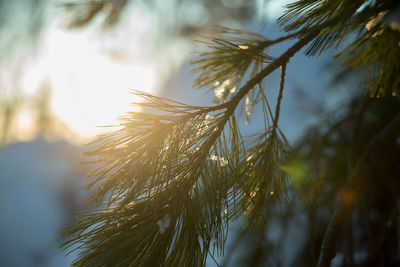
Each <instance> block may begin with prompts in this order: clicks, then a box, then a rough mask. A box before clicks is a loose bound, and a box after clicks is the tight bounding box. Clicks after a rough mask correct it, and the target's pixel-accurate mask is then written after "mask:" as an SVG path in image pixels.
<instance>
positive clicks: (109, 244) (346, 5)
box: [63, 0, 400, 266]
mask: <svg viewBox="0 0 400 267" xmlns="http://www.w3.org/2000/svg"><path fill="white" fill-rule="evenodd" d="M101 2H102V1H98V2H96V5H98V4H99V3H101ZM103 2H105V1H103ZM124 3H125V2H124ZM398 9H399V6H398V3H397V1H394V0H383V1H364V0H357V1H354V0H325V1H322V0H299V1H296V2H294V3H292V4H289V5H288V6H287V10H286V12H285V14H284V15H283V16H282V17H280V18H279V19H278V23H279V24H280V25H281V26H282V30H283V32H284V34H283V37H281V38H278V39H275V40H270V39H267V38H266V37H263V36H260V35H259V34H255V33H251V32H248V31H244V30H235V29H228V28H224V27H218V28H216V29H215V31H214V32H213V34H212V35H211V36H208V37H205V38H204V39H203V42H204V44H205V45H206V46H207V47H208V49H207V50H206V51H205V52H203V53H201V54H200V55H199V56H198V57H197V58H196V59H195V60H194V61H193V65H194V72H195V73H197V74H198V76H197V78H196V80H195V82H194V87H198V88H201V89H205V90H209V91H215V92H216V98H215V100H214V102H213V105H210V106H206V107H205V106H192V105H187V104H184V103H180V102H176V101H174V100H170V99H166V98H162V97H157V96H153V95H150V94H147V93H144V92H140V91H135V92H134V93H135V94H136V95H138V96H139V97H141V98H142V99H143V102H141V103H137V104H136V105H138V106H140V107H142V110H143V112H131V113H127V114H126V115H125V116H124V117H123V119H122V120H121V127H120V129H119V130H117V131H115V132H112V133H110V134H106V135H104V136H102V137H100V138H99V139H98V140H97V141H95V142H94V143H93V144H92V145H93V147H94V148H93V149H91V150H90V151H89V152H87V155H89V156H93V157H94V160H93V161H92V162H91V163H92V166H93V167H94V170H93V171H92V172H91V173H89V175H88V176H89V184H88V186H87V187H88V189H91V190H93V193H92V195H91V197H90V201H91V202H92V203H94V204H95V205H96V206H97V207H98V208H96V209H94V210H90V211H87V212H86V213H84V214H82V215H81V216H80V217H79V220H78V222H77V223H76V224H75V225H72V226H71V227H69V228H68V229H67V230H66V231H65V234H66V235H67V236H69V240H68V241H67V242H66V243H65V244H64V245H63V246H64V247H65V248H69V247H70V248H72V249H73V250H77V251H78V252H79V256H78V258H77V259H76V261H75V264H76V265H79V266H81V265H82V266H103V265H105V266H116V265H117V266H125V265H129V266H204V265H205V262H206V258H207V257H208V255H209V254H214V253H216V254H217V255H223V253H224V245H225V241H226V236H227V230H228V226H229V223H230V222H231V221H232V220H235V219H237V218H245V220H246V224H245V226H244V229H245V230H247V231H261V232H262V231H263V230H264V229H265V227H266V224H267V221H268V219H269V218H268V216H269V214H267V213H266V212H265V211H266V208H267V207H268V206H270V205H274V204H275V203H278V204H279V203H282V201H283V202H285V201H288V199H289V198H290V199H292V197H293V196H295V195H296V196H297V198H296V199H297V202H303V203H305V205H306V206H307V205H308V204H307V203H309V202H308V200H309V199H312V198H313V194H312V190H313V187H312V186H311V184H312V183H314V182H315V180H314V179H312V177H313V173H312V172H313V171H315V168H314V169H313V168H310V169H301V170H300V173H299V171H296V170H295V168H294V167H293V166H292V165H290V164H289V163H288V162H290V160H291V158H292V157H293V155H294V151H293V149H292V148H291V146H290V145H289V144H288V141H287V140H286V138H285V136H284V133H282V132H281V131H280V130H279V124H278V122H279V114H280V103H281V99H282V95H283V90H284V89H285V76H286V66H287V65H288V64H289V61H290V59H291V58H292V57H293V56H294V55H295V54H296V53H299V52H300V51H301V50H302V49H303V48H305V54H306V55H307V56H318V55H321V54H322V53H324V52H325V51H326V50H327V49H329V48H331V47H334V48H336V49H339V51H338V55H337V56H336V58H337V59H338V60H339V61H341V62H342V63H343V64H344V66H347V67H348V68H353V69H355V70H356V71H357V73H359V77H360V81H361V83H362V85H363V86H364V87H365V92H366V93H367V94H368V95H369V97H371V98H382V97H386V98H394V97H395V95H396V94H397V93H398V91H399V85H400V75H399V74H398V73H399V70H400V67H399V64H400V31H399V29H398V27H399V26H398V22H397V21H396V20H395V19H394V18H393V14H395V13H396V12H398ZM99 10H101V8H99V9H95V10H94V11H93V12H92V13H90V12H89V13H88V14H90V16H89V15H88V16H87V17H86V20H85V18H83V20H82V21H83V22H79V23H80V24H82V23H83V24H84V23H87V22H88V21H90V20H91V19H92V18H93V17H94V15H95V14H96V12H99ZM79 23H78V24H79ZM80 24H79V25H80ZM287 40H295V41H294V43H293V45H292V46H291V47H290V48H289V49H287V50H286V51H285V52H284V53H282V54H281V55H270V54H268V53H267V51H268V48H270V47H271V46H274V45H279V44H280V43H281V42H284V41H287ZM345 40H346V42H347V43H349V44H348V45H347V46H344V41H345ZM343 47H344V48H343ZM277 69H280V86H279V88H278V89H279V94H278V98H277V99H276V102H277V104H276V108H275V110H271V108H270V104H269V103H270V101H272V100H271V99H267V97H266V95H265V91H264V88H263V83H262V81H263V79H265V78H266V77H267V76H268V75H270V74H271V73H272V72H273V71H275V70H277ZM360 98H362V96H360ZM371 101H379V100H371ZM241 103H243V104H244V106H245V115H246V118H247V120H248V119H249V118H250V116H251V113H252V109H253V107H254V106H255V105H259V106H260V108H262V110H263V114H264V125H263V127H262V129H260V132H259V133H258V134H255V135H253V136H242V134H241V129H240V127H239V125H238V119H237V116H238V113H237V112H236V110H237V109H238V107H239V105H241ZM399 114H400V113H399V109H394V115H393V120H392V121H389V122H387V124H386V125H382V129H383V130H382V131H381V132H379V134H378V135H377V136H369V137H368V138H370V140H368V143H370V145H369V146H368V147H367V148H362V149H364V150H363V153H361V156H360V158H359V159H358V161H357V163H356V164H353V165H351V167H350V168H351V169H352V170H351V171H350V174H349V175H348V177H349V178H348V179H346V181H345V183H346V184H348V188H351V189H352V190H353V191H352V192H355V193H354V195H355V196H356V195H357V194H358V187H357V186H356V185H358V183H359V181H358V177H359V176H358V174H359V173H360V170H361V168H362V166H364V164H365V161H367V159H368V157H369V154H370V153H372V151H374V149H376V146H379V145H380V144H381V143H382V142H383V141H382V140H385V139H387V138H388V136H396V134H397V136H398V133H399V131H400V129H399V125H400V119H399V116H400V115H399ZM330 132H333V131H329V133H330ZM394 140H395V139H394ZM332 172H333V173H334V170H332ZM299 175H301V176H304V177H306V178H305V179H298V177H299ZM328 177H329V174H327V175H326V177H325V178H326V179H328ZM323 179H324V178H323ZM354 203H355V200H354V201H349V202H341V203H339V204H338V205H337V207H336V212H335V213H334V215H333V216H332V218H331V220H330V224H329V226H328V228H327V230H326V232H325V235H324V239H323V241H322V246H321V250H320V256H319V261H318V266H329V265H330V262H331V260H332V259H333V257H334V255H335V249H336V247H337V244H338V241H339V235H338V233H339V232H340V231H341V229H342V227H343V224H344V223H343V221H344V218H345V217H348V214H351V212H352V210H353V209H354V206H355V204H354Z"/></svg>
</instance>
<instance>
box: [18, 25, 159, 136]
mask: <svg viewBox="0 0 400 267" xmlns="http://www.w3.org/2000/svg"><path fill="white" fill-rule="evenodd" d="M54 24H55V25H51V26H50V27H49V30H48V32H47V34H46V35H45V39H44V42H43V48H42V49H41V50H40V53H39V57H38V58H40V61H39V62H38V63H37V64H36V65H35V66H34V67H32V68H30V69H29V70H28V72H27V73H26V75H25V77H24V80H23V84H24V88H25V91H27V92H32V91H34V89H32V88H35V87H38V86H40V84H39V82H40V81H42V82H43V80H46V81H48V82H49V83H50V86H51V94H52V95H51V98H52V99H51V107H52V111H53V113H54V115H55V116H56V117H57V118H58V119H60V120H61V121H62V122H63V123H65V124H66V125H67V126H68V127H70V128H71V129H72V130H73V131H74V132H77V133H78V134H79V136H80V137H82V138H83V139H92V138H93V137H94V136H95V135H96V134H100V133H102V132H104V128H101V126H109V125H118V117H120V116H121V115H123V114H125V113H126V112H127V111H132V110H133V107H132V105H131V103H132V102H137V101H138V99H137V97H135V96H134V95H133V94H131V93H130V91H131V90H140V91H145V92H148V93H154V88H155V86H156V68H155V67H154V66H155V64H154V63H153V61H152V60H151V58H149V56H148V55H147V54H148V52H147V53H146V51H142V50H144V49H145V45H146V44H145V43H143V44H142V45H141V46H140V45H138V44H137V43H133V44H130V43H128V44H127V43H124V42H123V41H124V40H121V41H122V42H120V43H119V44H118V45H115V43H116V42H117V41H118V40H116V41H113V42H114V47H112V49H107V47H106V48H104V45H103V44H102V41H104V40H98V39H97V38H98V36H94V33H93V32H90V29H89V30H85V31H67V30H64V29H62V28H61V27H60V26H59V25H58V24H57V23H54ZM92 31H93V30H92ZM106 34H107V33H106ZM125 34H132V33H129V32H128V33H125ZM134 34H135V33H134ZM141 34H144V33H140V32H139V33H137V34H136V35H137V38H139V39H140V38H141V37H142V36H140V35H141ZM115 36H117V37H118V35H114V36H112V37H115ZM112 37H111V38H112ZM129 41H134V40H129ZM136 41H137V42H140V41H139V40H136ZM38 77H41V79H39V78H38ZM35 84H36V86H35ZM99 126H100V127H99Z"/></svg>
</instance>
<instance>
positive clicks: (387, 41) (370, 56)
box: [278, 0, 400, 97]
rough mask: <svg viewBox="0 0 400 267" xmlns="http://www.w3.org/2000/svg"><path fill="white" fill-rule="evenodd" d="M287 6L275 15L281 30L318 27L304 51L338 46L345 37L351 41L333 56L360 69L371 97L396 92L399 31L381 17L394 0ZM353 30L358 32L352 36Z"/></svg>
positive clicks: (399, 85)
mask: <svg viewBox="0 0 400 267" xmlns="http://www.w3.org/2000/svg"><path fill="white" fill-rule="evenodd" d="M287 8H288V9H287V11H286V13H285V14H284V15H283V16H282V17H280V18H279V19H278V21H279V23H280V24H281V25H283V29H284V30H285V31H288V32H291V31H299V33H300V35H299V36H304V35H305V34H307V32H309V31H310V30H313V29H315V28H317V29H318V30H319V31H320V33H319V35H318V37H317V38H315V40H314V41H313V42H312V43H311V45H310V46H309V47H308V49H307V51H306V54H307V55H310V56H314V55H316V54H318V55H320V54H321V53H323V52H324V51H326V50H327V49H328V48H330V47H332V46H334V47H336V48H338V47H339V45H340V44H341V43H343V41H344V40H345V39H346V37H348V38H350V39H352V42H351V43H350V45H348V46H347V47H346V48H344V50H343V51H342V52H341V53H340V54H339V55H338V56H337V58H338V59H340V60H341V61H342V62H343V63H345V64H346V65H348V66H349V67H352V68H355V69H360V70H361V80H362V82H363V83H364V85H365V86H366V91H367V92H368V93H369V94H370V96H371V97H375V96H378V97H379V96H388V95H392V94H393V95H395V94H396V91H398V90H399V88H400V80H399V79H400V78H399V75H398V70H399V55H400V53H399V52H400V45H399V42H400V31H399V29H398V28H396V27H394V26H391V25H387V24H385V23H384V19H385V16H387V17H389V16H388V13H389V14H390V11H392V10H394V9H396V8H399V6H398V3H397V1H393V0H383V1H364V0H357V1H354V0H327V1H323V0H311V1H310V0H300V1H296V2H294V3H292V4H289V5H288V6H287ZM397 23H398V22H397ZM355 34H357V35H358V36H357V37H356V38H353V37H354V35H355Z"/></svg>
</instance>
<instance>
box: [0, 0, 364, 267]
mask: <svg viewBox="0 0 400 267" xmlns="http://www.w3.org/2000/svg"><path fill="white" fill-rule="evenodd" d="M288 2H290V1H288V0H254V1H246V0H186V1H181V0H163V1H156V0H152V1H149V0H147V1H144V0H99V1H72V0H71V1H65V0H64V1H61V0H34V1H33V0H14V1H8V0H1V1H0V266H69V265H70V264H71V262H72V260H73V259H74V253H72V254H70V255H68V256H65V255H64V254H65V253H64V252H63V251H61V250H60V249H59V245H60V244H61V242H62V241H63V238H62V237H61V235H60V229H62V227H65V226H67V225H69V224H70V223H72V222H73V221H74V213H75V212H76V211H78V210H79V209H81V208H82V205H83V204H82V203H83V200H84V199H85V197H86V192H85V191H83V190H77V189H78V188H79V187H81V186H82V185H83V184H84V180H83V178H84V176H85V173H86V171H87V170H86V169H85V168H87V167H85V166H84V165H82V164H80V162H82V161H85V160H86V159H85V158H84V157H82V156H81V153H82V152H83V151H85V150H86V144H87V143H89V142H90V141H92V140H94V139H95V138H96V136H97V135H99V134H102V133H105V132H107V131H110V130H112V128H111V129H110V127H109V126H113V125H114V126H115V125H118V117H119V116H121V115H123V114H124V113H125V112H127V111H129V110H133V109H135V107H134V106H132V105H131V103H132V102H135V101H138V99H136V98H135V96H134V95H133V94H132V93H131V90H142V91H145V92H148V93H151V94H156V95H158V96H164V97H167V98H170V99H174V100H177V101H182V102H185V103H188V104H194V105H209V104H210V103H211V102H212V99H213V98H214V97H215V95H213V92H211V93H210V94H208V95H205V94H204V92H201V91H198V90H194V89H192V87H191V83H192V81H193V80H194V77H193V75H192V74H191V73H190V70H191V66H190V64H189V62H190V60H191V59H193V58H194V57H195V53H194V52H195V51H201V49H204V48H202V47H201V45H199V44H198V43H196V42H195V39H196V38H197V37H198V36H199V35H203V34H207V33H208V32H209V31H210V30H211V29H212V27H213V26H214V25H223V26H227V27H233V28H239V29H247V30H250V31H254V32H257V33H259V34H262V35H264V36H266V37H267V38H269V39H274V38H277V37H279V36H282V34H283V33H282V32H281V31H280V29H279V27H278V26H277V24H276V22H275V20H276V18H277V17H278V16H279V15H280V14H282V12H283V6H284V5H285V4H287V3H288ZM289 46H290V42H289V43H283V44H282V45H279V46H278V47H274V48H273V49H271V50H270V53H271V54H272V55H275V56H276V55H278V54H280V53H281V52H283V51H285V49H287V48H288V47H289ZM333 55H334V52H333V51H328V52H327V53H325V54H323V55H322V56H321V57H319V58H308V57H305V56H304V55H302V54H298V55H296V56H295V57H294V58H293V59H292V60H291V64H289V66H288V70H287V73H288V75H287V76H288V77H287V90H285V95H284V97H283V102H282V108H281V119H280V127H281V130H282V131H283V132H284V133H285V135H286V136H287V138H288V139H289V141H290V143H291V144H293V145H295V144H297V143H298V142H299V140H300V139H301V138H303V137H304V135H305V133H306V132H305V129H309V127H310V126H312V125H315V124H316V123H317V122H319V121H320V119H321V117H323V118H324V119H327V118H328V119H331V120H333V117H332V116H331V114H332V113H335V116H339V115H340V114H342V113H345V112H347V110H348V109H346V108H342V109H338V107H341V106H344V105H345V104H344V103H348V102H349V101H350V100H351V99H352V96H354V94H358V93H359V92H360V90H358V89H356V88H354V87H357V86H354V84H355V80H356V78H354V77H352V76H351V75H348V77H346V78H345V79H344V78H343V79H341V80H340V82H337V80H335V77H337V76H335V75H336V74H337V73H338V72H339V71H338V70H340V66H338V64H337V63H334V62H333V61H331V58H332V56H333ZM278 81H279V73H278V72H275V73H273V74H272V75H271V76H270V77H268V78H267V79H266V81H265V84H266V88H267V96H270V97H271V99H276V96H277V93H278V90H277V89H278ZM349 84H353V88H352V89H351V90H349V89H348V88H349V86H348V85H349ZM332 88H334V89H332ZM324 116H325V117H324ZM261 118H262V117H261V115H260V114H257V112H256V111H255V112H254V116H253V118H252V120H251V121H250V122H249V124H248V125H245V124H246V123H245V121H244V119H243V120H242V122H241V123H242V126H243V133H245V134H246V133H251V132H254V131H255V130H256V129H257V126H258V124H259V122H260V120H261ZM307 136H310V135H307ZM289 211H290V212H291V213H290V214H291V216H292V217H291V218H292V219H291V220H289V221H288V220H285V219H284V218H283V219H282V217H276V219H275V221H271V225H270V227H269V228H268V229H269V230H268V234H267V239H268V240H270V242H272V243H274V242H275V243H274V244H275V245H276V244H277V243H279V244H281V245H280V246H279V247H278V246H274V250H273V251H275V252H276V251H278V253H277V254H278V257H279V259H280V260H279V264H280V265H281V266H290V265H293V264H294V263H295V262H296V260H297V259H298V257H299V253H301V251H302V249H303V247H304V245H305V244H307V240H308V239H310V235H309V234H307V233H305V231H304V228H301V226H302V225H303V226H304V227H305V228H307V226H308V225H309V221H308V218H309V217H307V214H306V212H304V211H301V210H299V209H294V208H293V209H287V212H289ZM325 213H327V212H326V211H325ZM328 213H329V212H328ZM285 214H286V213H285ZM281 215H282V216H284V214H281ZM286 215H287V214H286ZM313 216H314V217H315V216H317V215H315V214H314V215H313ZM326 217H327V216H326V214H325V217H324V218H325V220H326ZM240 227H241V222H240V221H238V222H236V223H234V224H233V227H232V230H231V231H230V234H229V237H228V250H227V251H228V252H227V255H228V256H227V257H225V258H224V259H222V258H217V260H218V261H220V262H223V261H224V262H226V264H228V262H229V265H226V266H232V265H233V263H234V262H238V264H239V265H238V266H243V265H241V264H240V262H242V261H241V260H243V259H238V258H240V255H241V254H240V253H237V251H244V253H243V254H244V255H253V256H254V255H255V256H254V257H253V259H255V258H256V256H257V255H256V253H258V252H257V249H259V248H257V247H256V246H255V250H254V251H255V252H254V253H255V254H252V253H253V252H248V251H247V252H246V246H247V249H248V247H249V246H248V245H244V247H243V244H249V243H246V242H250V241H249V240H251V238H252V237H251V236H247V239H246V240H247V241H246V240H242V239H240V238H242V237H241V235H240V233H239V231H238V229H240ZM284 229H285V230H284ZM320 232H321V231H320ZM320 235H321V234H320ZM239 240H240V241H239ZM293 240H296V242H293ZM263 242H264V243H265V240H264V241H263ZM238 243H240V244H242V245H241V246H242V247H240V245H238ZM250 243H251V242H250ZM252 244H256V243H254V242H253V243H252ZM268 244H269V243H268V242H267V243H265V244H264V245H265V246H264V247H263V248H264V249H266V247H267V246H268ZM317 250H318V248H317ZM230 251H234V252H232V253H231V252H230ZM270 251H272V250H270ZM364 256H365V255H363V254H360V255H359V257H361V258H362V257H364ZM314 257H315V256H314ZM340 257H341V258H340ZM340 257H339V258H335V260H334V264H337V265H336V266H339V263H340V262H341V261H342V260H343V258H345V255H344V254H343V255H341V256H340ZM244 261H246V260H245V257H244ZM247 262H249V263H251V260H247ZM208 265H209V266H216V264H215V263H214V261H213V260H211V259H210V260H209V264H208ZM274 266H278V265H274Z"/></svg>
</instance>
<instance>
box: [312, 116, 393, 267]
mask: <svg viewBox="0 0 400 267" xmlns="http://www.w3.org/2000/svg"><path fill="white" fill-rule="evenodd" d="M399 133H400V114H399V115H397V116H396V117H395V118H394V119H393V120H392V121H391V122H390V123H389V124H388V125H387V126H386V127H385V128H384V129H383V130H382V131H381V132H379V133H378V134H377V135H376V136H375V137H374V138H373V139H372V140H371V142H369V144H368V145H367V147H366V149H365V152H364V153H363V154H362V156H361V157H360V159H359V160H358V161H357V164H356V166H355V168H354V169H353V174H352V175H351V177H349V181H348V184H349V186H351V187H352V188H353V189H354V190H355V191H357V190H358V186H357V185H358V184H359V182H360V181H359V180H360V175H357V174H358V173H359V172H360V170H361V166H362V164H363V163H364V162H365V160H366V159H367V157H368V155H370V154H371V152H372V150H374V149H375V148H376V147H378V146H379V145H380V144H381V143H382V142H383V141H384V140H385V139H386V138H387V137H388V136H391V135H393V134H399ZM356 195H357V194H356ZM353 207H354V205H349V204H346V203H344V202H341V203H340V204H339V206H338V207H337V208H336V210H335V212H334V214H333V216H332V217H331V219H330V221H329V225H328V228H327V229H326V232H325V235H324V239H323V241H322V245H321V251H320V255H319V259H318V263H317V267H329V266H330V264H331V261H332V259H333V258H334V257H335V254H336V246H337V245H338V243H339V241H340V234H341V232H342V224H343V222H344V221H345V220H346V219H347V217H348V216H347V215H348V214H349V213H351V212H352V210H353Z"/></svg>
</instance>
